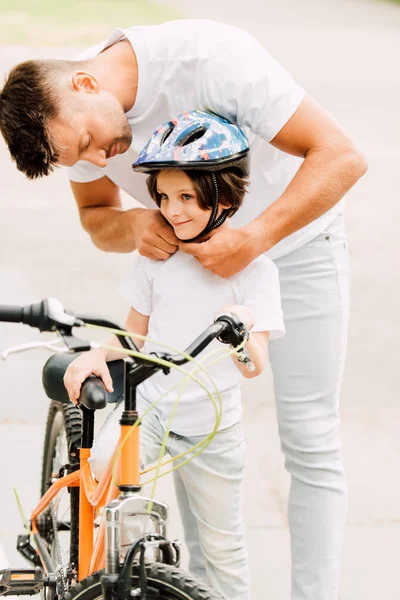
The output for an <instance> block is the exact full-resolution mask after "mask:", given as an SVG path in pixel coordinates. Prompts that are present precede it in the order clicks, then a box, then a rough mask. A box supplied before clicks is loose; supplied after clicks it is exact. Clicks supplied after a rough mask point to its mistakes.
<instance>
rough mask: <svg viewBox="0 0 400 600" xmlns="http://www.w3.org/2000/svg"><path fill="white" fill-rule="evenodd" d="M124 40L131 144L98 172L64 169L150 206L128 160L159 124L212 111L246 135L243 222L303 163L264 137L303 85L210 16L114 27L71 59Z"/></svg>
mask: <svg viewBox="0 0 400 600" xmlns="http://www.w3.org/2000/svg"><path fill="white" fill-rule="evenodd" d="M123 39H128V40H129V42H130V43H131V45H132V47H133V49H134V51H135V54H136V58H137V62H138V91H137V97H136V101H135V104H134V106H133V107H132V109H131V110H129V111H128V112H127V113H126V116H127V118H128V122H129V124H130V126H131V129H132V133H133V140H132V144H131V147H130V149H129V150H128V151H127V152H125V153H124V154H122V155H117V156H115V157H114V158H112V159H110V160H109V161H108V163H107V166H106V167H105V168H103V169H100V168H99V167H96V166H95V165H92V164H90V163H87V162H85V161H79V162H78V163H76V165H74V166H73V167H70V169H69V177H70V179H71V180H72V181H76V182H90V181H95V180H97V179H100V178H101V177H104V176H105V175H106V176H107V177H108V178H109V179H111V180H112V181H113V182H114V183H115V184H116V185H118V186H119V187H120V188H121V189H123V190H125V191H126V192H127V193H128V194H130V195H131V196H132V197H134V198H135V199H136V200H138V201H139V202H141V203H143V204H144V205H146V206H150V207H154V203H153V201H152V200H151V199H150V197H149V194H148V192H147V189H146V186H145V176H144V175H143V174H140V173H134V172H133V171H132V169H131V165H132V163H133V162H135V161H136V159H137V157H138V155H139V152H140V151H141V150H142V148H143V147H144V146H145V144H146V142H147V141H148V139H149V138H150V136H151V135H152V133H153V131H154V130H155V129H156V127H158V126H159V125H160V124H162V123H164V122H166V121H169V120H170V119H171V118H172V117H175V116H177V115H178V114H180V113H182V112H184V111H188V110H192V109H202V110H207V109H211V110H212V111H214V112H216V113H218V114H220V115H222V116H224V117H226V118H228V119H230V120H231V121H235V122H236V123H238V125H239V126H240V127H241V128H242V129H243V131H244V132H245V134H246V136H247V138H248V140H249V144H250V149H251V152H250V155H251V174H250V179H251V186H250V190H249V193H248V194H246V197H245V200H244V203H243V206H242V207H241V209H240V210H239V211H238V212H237V213H236V214H235V215H234V216H233V217H232V219H231V224H232V226H233V227H241V226H244V225H247V224H248V223H250V222H251V221H253V220H254V219H255V218H256V217H258V216H259V215H260V214H261V213H262V212H263V211H264V210H265V209H266V208H267V207H268V206H269V205H270V204H272V203H273V202H274V201H275V200H276V199H277V198H278V197H279V196H280V195H281V194H282V193H283V192H284V190H285V189H286V187H287V186H288V184H289V183H290V181H291V180H292V179H293V176H294V175H295V173H296V172H297V170H298V169H299V167H300V165H301V163H302V159H301V158H298V157H295V156H291V155H289V154H286V153H284V152H281V151H280V150H277V149H276V148H274V147H273V146H272V145H271V144H269V143H268V142H270V141H271V140H272V139H273V138H274V137H275V136H276V135H277V133H278V132H279V131H280V130H281V129H282V127H283V126H284V125H285V124H286V123H287V121H288V120H289V119H290V117H291V116H292V115H293V113H294V112H295V111H296V109H297V108H298V106H299V105H300V103H301V101H302V100H303V98H304V95H305V92H304V90H303V89H302V88H301V87H300V86H299V85H298V84H297V83H295V82H294V81H293V79H292V78H291V76H290V75H289V74H288V73H287V72H286V71H285V69H283V68H282V67H281V66H280V65H279V64H278V63H277V62H276V61H275V60H274V59H273V58H272V56H271V55H270V54H268V52H267V51H266V50H265V49H264V48H263V47H262V45H261V44H260V43H259V42H258V41H257V40H256V39H255V38H254V37H252V36H251V35H250V34H249V33H247V32H246V31H243V30H242V29H239V28H237V27H233V26H231V25H226V24H223V23H218V22H214V21H206V20H193V21H191V20H182V21H171V22H168V23H164V24H162V25H155V26H146V27H145V26H143V27H140V26H138V27H131V28H129V29H126V30H122V29H117V30H115V31H114V32H113V33H112V35H111V36H110V38H109V39H108V40H107V41H106V42H102V43H101V44H98V45H96V46H93V47H91V48H89V49H88V50H87V51H85V52H84V53H82V54H80V55H79V56H78V57H77V58H78V59H82V60H83V59H87V58H92V57H94V56H96V55H97V54H99V53H100V52H101V51H102V50H104V49H105V48H108V47H109V46H112V45H113V44H115V43H117V42H119V41H121V40H123ZM342 210H343V207H342V202H340V203H339V204H337V205H336V206H334V207H333V208H332V209H331V210H330V211H328V212H327V213H326V214H325V215H323V216H322V217H320V218H319V219H317V220H316V221H314V222H313V223H310V224H309V225H307V226H306V227H304V228H303V229H301V230H300V231H297V232H296V233H294V234H292V235H290V236H288V237H287V238H285V239H284V240H282V241H281V242H279V243H278V244H277V245H276V246H274V247H273V248H272V249H271V250H270V251H269V252H268V256H269V257H270V258H277V257H279V256H283V255H285V254H287V253H289V252H291V251H292V250H295V249H296V248H299V247H301V246H302V245H304V244H305V243H307V242H309V241H310V240H311V239H313V238H314V237H315V236H317V235H318V234H319V233H321V232H322V231H323V230H324V229H325V228H326V227H327V226H328V225H330V223H332V222H333V220H334V219H335V217H336V216H337V215H338V214H339V213H341V212H342Z"/></svg>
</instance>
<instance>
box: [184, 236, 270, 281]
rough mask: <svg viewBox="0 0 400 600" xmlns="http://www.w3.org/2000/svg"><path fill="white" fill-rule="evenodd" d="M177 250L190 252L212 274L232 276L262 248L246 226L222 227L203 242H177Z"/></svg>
mask: <svg viewBox="0 0 400 600" xmlns="http://www.w3.org/2000/svg"><path fill="white" fill-rule="evenodd" d="M179 250H181V251H182V252H186V254H191V255H192V256H194V257H195V258H197V260H198V261H199V262H200V263H201V264H202V265H203V267H205V268H206V269H208V270H209V271H211V272H212V273H214V275H219V276H220V277H225V278H227V277H232V275H235V274H236V273H239V271H242V270H243V269H245V268H246V267H247V265H249V264H250V263H251V261H252V260H254V259H255V258H256V257H257V256H259V255H260V254H262V252H263V248H262V247H261V244H258V243H257V239H256V238H255V237H254V236H251V235H250V232H249V230H248V229H246V228H240V229H224V230H222V231H216V232H215V234H214V235H213V236H212V237H211V238H210V239H209V240H207V241H206V242H203V243H195V242H193V243H188V244H185V243H184V242H180V243H179Z"/></svg>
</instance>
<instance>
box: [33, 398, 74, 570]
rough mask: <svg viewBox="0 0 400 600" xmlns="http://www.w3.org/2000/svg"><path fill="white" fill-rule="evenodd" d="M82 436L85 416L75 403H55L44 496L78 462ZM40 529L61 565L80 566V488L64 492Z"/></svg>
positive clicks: (41, 518)
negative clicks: (53, 483)
mask: <svg viewBox="0 0 400 600" xmlns="http://www.w3.org/2000/svg"><path fill="white" fill-rule="evenodd" d="M81 437H82V413H81V411H80V410H79V409H78V408H76V407H75V406H73V405H72V404H61V403H60V402H55V401H52V402H51V404H50V408H49V413H48V417H47V424H46V434H45V441H44V449H43V465H42V481H41V493H42V495H43V494H44V493H45V492H46V491H47V489H48V488H49V487H50V485H51V484H52V482H53V480H54V478H55V477H57V476H58V475H59V474H60V470H61V469H63V468H64V467H66V466H67V469H66V470H67V471H70V470H71V467H70V465H71V463H73V462H75V463H77V460H78V456H77V452H78V451H77V447H78V446H79V442H80V438H81ZM37 524H38V529H39V533H40V534H41V536H42V537H43V538H44V539H45V541H46V542H47V544H48V548H49V551H50V554H51V556H52V558H53V560H54V562H55V563H56V564H57V565H60V564H62V566H63V567H64V569H67V568H68V567H71V566H75V567H76V566H77V565H78V529H79V488H78V487H73V488H70V489H67V488H64V489H62V490H61V491H60V492H59V493H58V495H57V497H56V498H55V499H54V500H53V502H52V503H51V505H50V508H49V509H47V510H46V511H45V512H44V513H43V514H42V515H40V516H39V518H38V523H37Z"/></svg>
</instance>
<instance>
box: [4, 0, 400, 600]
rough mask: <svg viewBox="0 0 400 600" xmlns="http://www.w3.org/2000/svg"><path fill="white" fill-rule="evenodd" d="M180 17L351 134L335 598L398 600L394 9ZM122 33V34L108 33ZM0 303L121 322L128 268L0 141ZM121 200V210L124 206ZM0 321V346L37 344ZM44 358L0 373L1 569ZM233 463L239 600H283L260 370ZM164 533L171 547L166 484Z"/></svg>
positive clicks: (36, 413) (278, 504) (33, 428)
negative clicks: (237, 472)
mask: <svg viewBox="0 0 400 600" xmlns="http://www.w3.org/2000/svg"><path fill="white" fill-rule="evenodd" d="M174 5H175V6H176V7H177V8H178V9H179V10H180V11H181V13H182V14H183V15H185V16H188V17H193V18H204V17H205V18H214V19H217V20H224V21H228V22H232V23H235V24H239V25H241V26H242V27H245V28H246V29H248V30H249V31H251V32H253V33H254V35H256V36H257V37H258V38H259V39H260V40H261V41H262V43H264V44H265V45H266V47H267V48H268V49H269V51H270V52H271V53H272V54H273V55H274V56H275V57H276V58H277V59H278V60H279V61H280V62H281V63H283V64H284V65H285V66H286V67H287V68H288V69H289V70H290V71H291V72H292V74H293V75H294V76H295V78H296V79H297V80H298V81H299V82H300V83H301V84H302V85H303V86H305V87H306V88H307V90H308V91H309V93H311V94H312V95H313V96H314V97H315V98H316V99H317V100H318V101H320V102H321V103H322V104H323V105H324V106H325V107H326V108H327V109H328V110H330V111H331V112H332V113H333V114H334V115H335V117H336V118H337V119H338V120H339V121H340V122H341V123H342V125H343V126H344V127H345V128H346V129H347V130H348V131H349V132H350V133H351V135H352V136H353V138H354V139H355V140H356V142H357V143H358V144H359V145H360V147H361V148H362V149H363V150H364V152H365V153H366V155H367V158H368V160H369V172H368V174H367V175H366V176H365V177H364V178H363V180H362V181H360V182H359V183H358V184H357V186H356V187H355V188H354V189H353V190H352V192H351V193H350V194H349V197H348V202H347V212H346V222H347V228H348V234H349V240H350V254H351V260H352V268H353V301H352V319H351V327H350V337H349V348H348V358H347V367H346V372H345V377H344V383H343V394H342V409H341V417H342V437H343V450H344V455H345V462H346V469H347V477H348V483H349V490H350V497H349V509H348V522H347V529H346V542H345V553H344V559H343V573H342V586H341V589H342V591H341V600H375V599H376V598H385V600H398V599H399V598H400V592H399V591H398V557H399V555H400V484H399V481H398V473H399V451H400V436H399V425H398V424H399V417H400V403H399V385H398V371H399V351H398V338H399V333H400V319H399V314H398V313H399V306H400V285H399V275H398V273H399V266H400V265H399V255H400V253H399V250H400V203H399V201H398V171H399V160H400V147H399V141H398V140H399V134H400V119H399V115H398V107H399V105H400V80H399V76H398V65H397V64H396V63H397V62H398V61H397V58H398V56H399V51H400V35H399V33H400V7H399V6H396V5H391V4H386V3H384V2H372V1H369V0H358V1H353V0H346V1H344V0H341V1H337V2H335V3H332V4H330V5H327V3H324V4H321V3H316V2H310V1H308V2H307V1H304V0H302V2H301V3H297V2H296V1H295V0H281V1H280V2H279V3H273V4H271V5H268V4H267V3H264V2H261V1H260V2H256V1H254V0H249V1H248V2H246V3H245V4H244V3H242V2H238V1H237V0H229V1H228V0H218V2H215V0H213V1H212V2H211V0H202V2H201V3H200V2H194V1H192V2H191V1H190V0H185V1H183V0H175V2H174ZM121 25H122V26H124V25H130V24H121ZM75 51H76V49H74V48H67V49H66V48H62V49H60V48H52V49H46V48H26V47H7V48H5V47H3V48H1V49H0V71H1V72H5V71H6V70H7V69H8V68H9V67H10V66H11V65H12V64H14V63H16V62H18V61H19V60H22V59H25V58H28V57H32V56H72V55H73V54H74V53H75ZM0 172H1V185H0V211H1V218H0V290H1V294H0V298H1V302H2V303H3V302H4V303H13V302H17V303H29V302H32V301H37V300H40V299H41V298H44V297H46V296H55V297H58V298H60V299H61V300H62V301H63V303H64V304H65V305H66V306H67V307H70V308H72V309H74V310H76V311H82V312H95V313H97V314H103V315H108V316H109V317H112V318H114V319H116V320H118V321H122V319H123V317H124V312H125V306H124V303H123V301H122V300H120V299H119V297H118V295H117V294H116V286H117V284H118V281H119V279H120V277H121V275H122V274H123V272H124V269H125V268H126V266H127V264H128V263H129V256H118V255H113V254H105V253H102V252H100V251H99V250H97V249H96V248H95V247H94V246H93V245H92V244H91V242H90V240H89V239H88V237H87V235H86V234H85V233H84V231H83V230H82V229H81V227H80V224H79V221H78V216H77V211H76V209H75V207H74V203H73V200H72V197H71V195H70V192H69V188H68V182H67V179H66V175H65V173H64V172H63V171H62V170H60V171H58V172H56V173H55V174H54V175H52V176H51V177H50V178H48V179H47V180H44V181H37V182H28V181H27V180H25V179H24V177H23V176H22V175H21V174H20V173H18V172H17V170H16V169H15V168H14V166H13V165H12V163H11V162H10V160H9V158H8V155H7V152H6V150H5V148H4V145H3V144H1V143H0ZM127 202H129V201H128V200H127ZM38 337H39V336H38V334H36V333H35V332H33V331H30V330H26V329H25V328H24V327H22V326H12V325H3V324H1V325H0V347H1V348H4V347H7V346H10V345H13V344H18V343H23V342H26V341H29V340H33V339H38ZM45 359H46V355H45V354H44V353H43V354H41V353H40V352H37V353H35V354H33V353H32V354H29V355H16V356H15V357H12V358H10V359H9V360H8V361H7V363H5V364H1V365H0V382H1V392H2V393H1V409H0V455H1V457H2V459H1V460H2V497H1V499H0V508H1V514H0V535H1V536H2V541H3V545H4V548H5V550H6V552H7V555H8V557H9V558H10V560H13V564H15V565H16V566H19V565H21V564H22V563H21V560H20V559H18V558H17V559H16V562H15V557H16V554H15V552H14V550H13V545H14V539H13V538H14V534H15V532H17V531H19V529H20V527H19V516H18V514H17V510H16V507H15V502H14V500H13V496H12V489H11V486H12V485H13V484H15V485H16V486H17V488H18V490H19V492H20V495H21V497H22V500H23V503H24V505H25V507H26V509H27V511H28V509H30V508H31V507H32V505H33V503H34V502H35V501H36V499H37V493H38V485H39V480H38V478H39V469H40V455H41V443H42V431H43V422H44V418H45V415H46V411H47V404H48V403H47V400H46V398H45V396H44V394H43V392H42V391H41V386H40V369H41V366H42V364H43V362H44V360H45ZM244 407H245V428H246V432H247V437H248V440H249V466H248V470H247V479H246V481H247V485H246V494H245V515H246V524H247V531H248V539H249V550H250V557H251V566H252V582H253V598H254V599H257V600H258V599H261V598H269V597H270V598H273V599H274V600H287V599H288V598H289V588H290V576H289V569H290V553H289V536H288V530H287V519H286V501H287V491H288V477H287V475H286V473H285V471H284V469H283V458H282V455H281V453H280V448H279V440H278V435H277V426H276V422H275V409H274V402H273V394H272V386H271V378H270V374H269V373H267V374H266V375H265V376H264V375H263V376H262V377H261V378H259V379H257V380H254V381H252V382H246V384H245V391H244ZM159 497H160V498H162V499H165V500H167V501H170V502H171V506H172V508H171V510H172V513H173V514H174V517H173V519H172V525H171V530H172V533H173V536H174V537H179V535H181V532H180V526H179V523H178V522H177V519H176V508H175V505H174V499H173V493H172V490H171V487H170V483H169V482H163V483H162V485H161V487H160V493H159Z"/></svg>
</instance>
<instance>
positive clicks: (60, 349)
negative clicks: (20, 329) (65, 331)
mask: <svg viewBox="0 0 400 600" xmlns="http://www.w3.org/2000/svg"><path fill="white" fill-rule="evenodd" d="M60 342H62V344H63V345H62V346H60ZM36 348H44V349H45V350H50V351H51V352H56V353H57V354H63V353H65V352H69V349H68V346H67V345H66V344H65V343H64V342H63V340H55V341H54V342H28V343H27V344H19V345H18V346H11V348H6V349H5V350H3V352H2V353H1V358H2V360H7V358H8V357H9V356H10V354H17V353H18V352H27V351H29V350H36Z"/></svg>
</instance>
